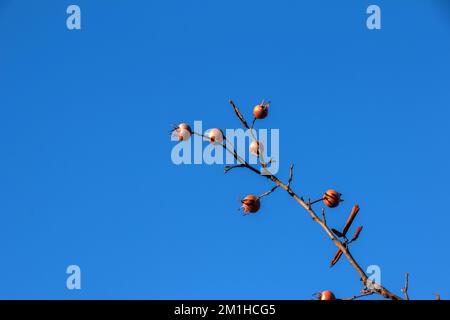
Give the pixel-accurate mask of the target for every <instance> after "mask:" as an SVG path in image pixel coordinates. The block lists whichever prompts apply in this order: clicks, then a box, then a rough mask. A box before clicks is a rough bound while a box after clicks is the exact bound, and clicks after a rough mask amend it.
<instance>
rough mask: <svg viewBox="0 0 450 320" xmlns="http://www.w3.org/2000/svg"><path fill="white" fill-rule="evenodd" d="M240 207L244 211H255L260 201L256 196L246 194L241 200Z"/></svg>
mask: <svg viewBox="0 0 450 320" xmlns="http://www.w3.org/2000/svg"><path fill="white" fill-rule="evenodd" d="M241 202H242V209H243V210H244V212H245V213H255V212H257V211H258V210H259V208H260V206H261V203H260V201H259V198H258V197H255V196H253V195H248V196H246V197H245V198H244V199H242V200H241Z"/></svg>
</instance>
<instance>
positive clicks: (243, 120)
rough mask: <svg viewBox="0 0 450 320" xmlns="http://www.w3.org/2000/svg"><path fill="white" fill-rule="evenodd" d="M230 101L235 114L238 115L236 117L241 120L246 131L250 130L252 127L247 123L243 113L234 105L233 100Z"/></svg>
mask: <svg viewBox="0 0 450 320" xmlns="http://www.w3.org/2000/svg"><path fill="white" fill-rule="evenodd" d="M228 101H229V102H230V104H231V106H232V107H233V109H234V112H235V113H236V116H237V117H238V118H239V120H241V122H242V125H243V126H244V127H245V128H246V129H250V127H249V126H248V124H247V121H245V118H244V116H243V115H242V113H241V111H239V109H238V107H236V105H235V104H234V102H233V101H232V100H231V99H229V100H228Z"/></svg>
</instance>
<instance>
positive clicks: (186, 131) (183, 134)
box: [175, 123, 192, 141]
mask: <svg viewBox="0 0 450 320" xmlns="http://www.w3.org/2000/svg"><path fill="white" fill-rule="evenodd" d="M175 134H176V135H177V136H178V140H180V141H186V140H189V138H190V137H191V135H192V129H191V127H190V126H189V125H188V124H187V123H180V124H179V125H178V127H177V128H176V129H175Z"/></svg>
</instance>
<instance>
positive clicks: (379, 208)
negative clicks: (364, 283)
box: [0, 0, 450, 299]
mask: <svg viewBox="0 0 450 320" xmlns="http://www.w3.org/2000/svg"><path fill="white" fill-rule="evenodd" d="M72 3H76V4H78V5H79V6H80V7H81V10H82V30H80V31H69V30H67V28H66V23H65V20H66V17H67V15H66V8H67V6H69V5H70V4H72ZM372 3H376V4H378V5H379V6H380V7H381V10H382V29H381V30H379V31H369V30H368V29H367V28H366V25H365V23H366V17H367V15H366V13H365V11H366V8H367V6H368V5H369V4H372ZM0 39H1V41H0V88H1V89H0V92H1V94H0V146H1V153H0V168H1V169H0V195H1V196H0V262H1V263H0V298H27V299H28V298H58V299H78V298H83V299H93V298H106V299H110V298H112V299H116V298H117V299H179V298H182V299H184V298H188V299H197V298H201V299H218V298H220V299H222V298H223V299H231V298H234V299H244V298H245V299H247V298H248V299H310V298H311V297H312V296H311V295H312V294H313V293H314V292H317V291H320V290H323V289H331V290H333V291H334V292H335V293H336V295H337V296H338V297H346V296H352V295H354V294H357V293H358V291H359V290H360V289H361V287H360V282H359V280H358V276H357V274H356V273H355V271H354V270H353V269H352V268H351V267H350V265H349V264H348V262H347V261H346V260H342V261H340V262H339V264H338V265H337V266H336V267H335V268H333V269H331V270H330V269H329V267H328V266H329V262H330V259H331V257H332V256H333V254H334V252H335V247H334V246H333V245H332V244H331V243H330V240H329V239H328V238H327V237H326V236H325V235H324V234H323V232H322V230H321V229H320V228H318V227H317V226H316V225H315V224H313V223H312V221H311V219H309V218H308V216H307V215H306V213H305V212H304V211H303V210H301V208H300V207H299V206H298V205H296V203H295V202H294V201H292V199H290V198H289V197H288V196H287V195H286V194H285V193H283V192H280V191H277V192H275V193H274V194H273V195H271V196H270V197H268V198H265V199H263V202H262V208H261V210H260V212H259V213H258V214H257V215H253V216H247V217H243V216H242V215H240V214H239V212H238V211H237V208H238V207H239V203H238V201H237V199H238V198H240V197H243V196H245V195H246V194H249V193H255V194H261V193H263V192H264V191H266V190H268V189H269V188H270V187H271V185H270V183H269V182H268V181H266V179H262V178H260V177H258V176H257V175H255V174H253V173H250V172H245V171H239V170H236V171H232V172H230V173H229V174H227V175H224V174H223V168H222V167H221V166H207V165H197V166H194V165H191V166H188V165H186V166H175V165H173V164H172V162H171V158H170V152H171V149H172V147H173V146H174V143H173V142H171V141H170V139H169V137H168V134H167V131H168V130H169V129H170V126H171V125H172V124H174V123H178V122H193V121H194V120H201V121H203V125H204V127H205V128H211V127H221V128H237V127H238V126H239V122H238V121H237V120H236V118H235V117H234V115H233V112H232V110H231V109H230V107H229V105H228V103H227V99H228V98H233V100H234V101H235V102H236V103H237V104H238V106H240V108H241V109H242V111H243V112H244V113H245V114H246V115H247V116H248V117H249V116H250V113H251V108H252V106H253V105H255V104H256V103H258V102H260V101H261V100H262V99H263V98H267V99H270V100H271V101H272V105H271V113H270V116H269V117H268V118H267V119H266V120H264V121H263V122H261V123H260V124H259V125H260V126H261V127H264V128H278V129H280V148H281V149H280V152H281V158H280V166H281V169H280V178H283V179H287V176H288V170H289V169H288V168H289V165H290V163H291V162H294V163H295V164H296V170H295V180H294V183H293V186H294V187H295V188H296V190H297V191H298V193H299V194H301V195H304V196H306V197H308V196H311V198H315V197H318V196H320V195H321V194H322V192H323V191H324V190H326V189H329V188H335V189H337V190H339V191H340V192H342V193H343V194H344V198H345V202H344V203H343V204H342V205H341V206H340V207H339V208H338V209H334V210H332V211H331V210H330V211H329V214H328V220H329V223H330V224H333V225H334V226H337V227H340V226H342V224H343V223H344V221H345V219H346V218H347V215H348V212H349V211H350V209H351V207H352V205H353V204H354V203H358V204H359V205H360V207H361V211H360V215H359V216H358V218H357V221H356V222H355V224H356V225H360V224H362V225H364V230H363V232H362V235H361V237H360V239H359V240H358V241H357V242H356V243H355V244H354V245H353V247H352V252H353V254H354V256H355V257H356V258H357V260H358V261H359V262H360V264H361V265H362V266H363V267H367V266H369V265H373V264H375V265H379V266H380V267H381V271H382V284H383V285H385V286H386V287H388V288H389V289H391V290H392V291H395V292H396V293H398V294H400V288H401V287H402V286H403V281H404V272H409V273H410V296H411V297H412V298H419V299H432V298H433V292H439V293H441V295H442V297H443V298H448V297H450V289H449V285H450V277H449V276H448V265H449V263H450V258H449V256H448V239H447V238H448V234H447V233H448V224H449V223H450V217H449V213H450V212H449V209H448V205H447V203H448V198H449V191H448V189H449V187H448V186H449V178H450V170H449V163H450V152H449V148H448V146H449V137H450V134H449V130H450V129H449V125H448V123H449V120H448V119H449V117H450V90H449V75H450V60H449V57H450V41H449V39H450V9H449V6H448V5H447V4H446V3H445V1H439V0H435V1H431V0H430V1H425V0H420V1H406V0H401V1H400V0H399V1H374V2H368V1H350V0H347V1H301V2H300V1H277V2H274V1H260V0H259V1H245V2H244V1H235V0H228V1H115V2H114V3H111V2H110V1H106V0H97V1H87V0H77V1H74V2H69V1H56V0H53V1H50V0H40V1H10V0H0ZM71 264H76V265H79V266H80V268H81V270H82V289H81V290H79V291H76V290H75V291H69V290H67V289H66V277H67V275H66V273H65V270H66V267H67V266H68V265H71Z"/></svg>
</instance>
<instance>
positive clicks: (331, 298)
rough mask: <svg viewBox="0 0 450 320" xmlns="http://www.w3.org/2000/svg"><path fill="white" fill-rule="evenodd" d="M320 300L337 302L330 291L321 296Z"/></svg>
mask: <svg viewBox="0 0 450 320" xmlns="http://www.w3.org/2000/svg"><path fill="white" fill-rule="evenodd" d="M320 300H336V297H335V296H334V293H333V292H331V291H330V290H325V291H323V292H322V293H321V294H320Z"/></svg>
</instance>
